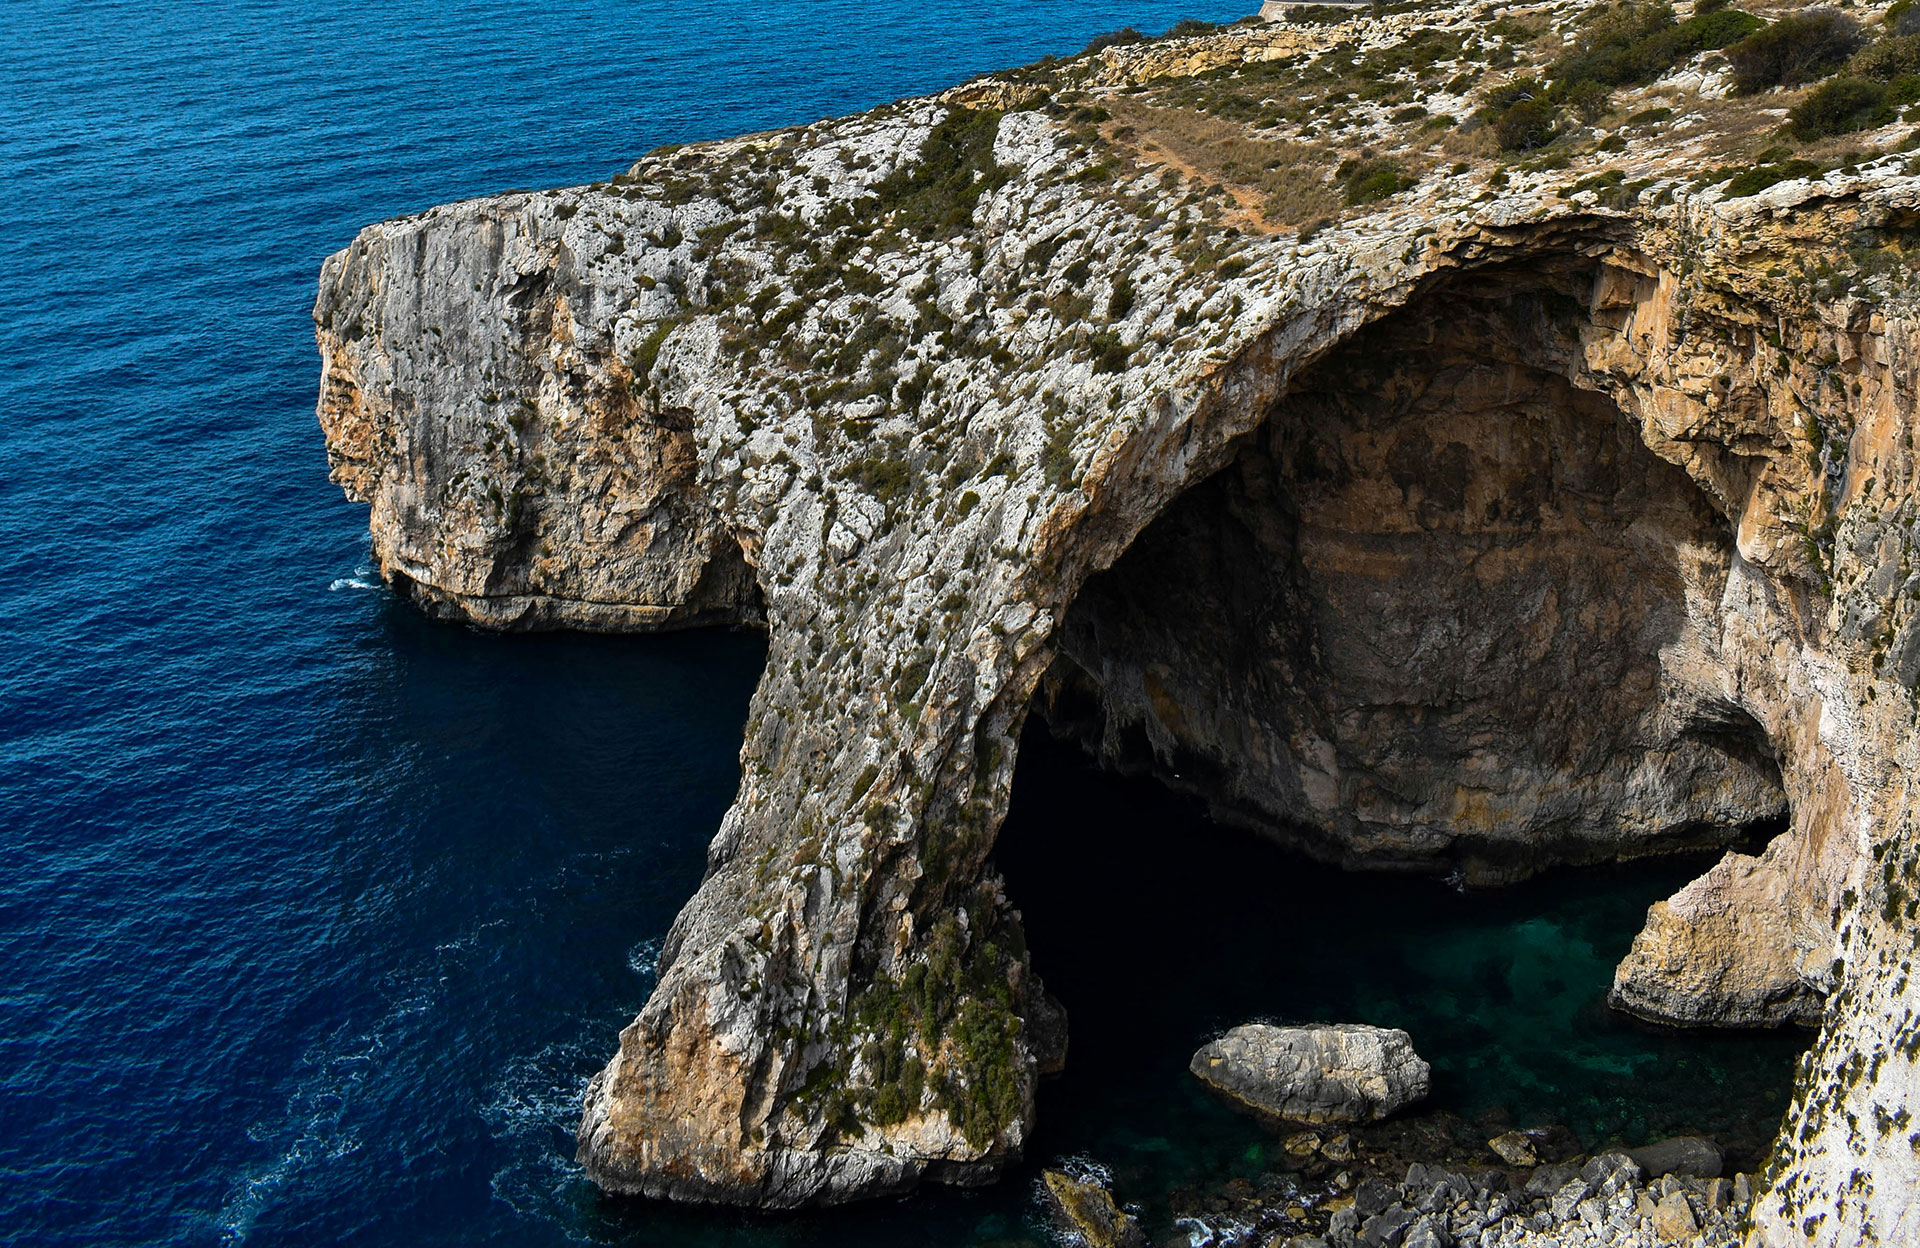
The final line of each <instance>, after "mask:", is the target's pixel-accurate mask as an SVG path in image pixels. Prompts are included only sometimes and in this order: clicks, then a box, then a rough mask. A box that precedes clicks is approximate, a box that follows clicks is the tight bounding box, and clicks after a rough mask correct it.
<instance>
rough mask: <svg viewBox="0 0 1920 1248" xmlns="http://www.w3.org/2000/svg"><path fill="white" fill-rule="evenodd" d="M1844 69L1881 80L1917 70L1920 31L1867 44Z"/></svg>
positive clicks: (1856, 75)
mask: <svg viewBox="0 0 1920 1248" xmlns="http://www.w3.org/2000/svg"><path fill="white" fill-rule="evenodd" d="M1847 73H1848V74H1849V75H1850V76H1852V77H1854V78H1874V79H1878V80H1879V81H1881V82H1891V81H1892V80H1893V79H1895V78H1899V77H1901V76H1902V75H1905V74H1913V73H1920V35H1904V36H1901V37H1898V38H1889V39H1880V40H1877V41H1875V42H1874V43H1871V44H1868V45H1867V46H1866V47H1865V48H1863V49H1861V50H1860V52H1859V53H1858V54H1857V55H1855V56H1854V58H1853V59H1852V60H1850V61H1848V62H1847Z"/></svg>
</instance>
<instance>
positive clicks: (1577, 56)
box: [1006, 0, 1920, 233]
mask: <svg viewBox="0 0 1920 1248" xmlns="http://www.w3.org/2000/svg"><path fill="white" fill-rule="evenodd" d="M1199 25H1204V24H1199ZM1199 33H1203V32H1202V31H1201V30H1200V29H1199V26H1198V25H1188V24H1182V26H1179V27H1175V28H1174V29H1173V30H1170V31H1169V32H1168V33H1167V34H1166V35H1165V36H1162V37H1161V38H1160V39H1158V40H1152V39H1148V38H1147V37H1146V36H1142V35H1140V34H1139V33H1138V32H1136V31H1132V30H1127V31H1121V32H1116V33H1115V34H1114V35H1111V36H1103V37H1102V38H1101V39H1098V40H1095V41H1094V43H1093V44H1092V45H1090V46H1089V48H1088V50H1087V51H1086V52H1085V53H1083V54H1082V55H1081V56H1080V57H1078V58H1075V59H1073V60H1070V61H1058V62H1052V61H1050V62H1042V63H1041V64H1040V65H1038V66H1034V67H1031V68H1030V69H1028V70H1026V71H1021V73H1019V74H1017V75H1007V76H1006V77H1008V78H1010V79H1015V78H1017V79H1019V80H1022V81H1025V82H1028V83H1032V84H1034V85H1036V86H1041V87H1044V88H1045V89H1047V90H1048V91H1050V92H1052V93H1054V94H1055V95H1056V96H1060V97H1065V98H1071V97H1072V96H1073V95H1074V94H1075V93H1077V92H1081V91H1090V92H1092V93H1093V94H1094V95H1095V96H1097V97H1098V98H1099V106H1098V107H1099V111H1100V113H1101V119H1100V120H1101V122H1102V124H1101V125H1100V127H1099V129H1100V137H1101V139H1102V140H1104V141H1106V142H1109V143H1111V144H1112V145H1113V147H1114V149H1115V150H1116V151H1118V152H1121V153H1124V154H1125V155H1127V156H1128V157H1130V158H1132V159H1136V160H1141V161H1145V162H1149V163H1156V164H1163V165H1165V166H1167V167H1169V168H1171V169H1174V170H1177V171H1178V172H1179V173H1180V174H1181V175H1182V176H1185V177H1189V178H1193V179H1196V180H1198V181H1200V182H1201V183H1202V184H1204V185H1210V186H1211V187H1212V188H1213V189H1214V190H1215V191H1216V192H1218V193H1219V194H1220V195H1221V196H1222V197H1223V198H1224V199H1226V200H1228V201H1230V204H1231V211H1230V217H1231V219H1232V221H1233V223H1234V224H1236V225H1239V226H1241V227H1242V228H1246V229H1252V230H1260V231H1272V230H1284V229H1294V230H1300V229H1302V228H1304V229H1305V230H1306V232H1308V233H1312V232H1313V231H1314V230H1316V229H1317V228H1319V227H1321V226H1322V225H1324V224H1328V223H1331V222H1333V221H1334V220H1336V219H1338V218H1339V217H1340V216H1342V215H1345V214H1349V213H1351V212H1353V211H1356V210H1366V209H1369V208H1370V207H1372V206H1373V205H1376V204H1380V203H1382V202H1383V201H1388V200H1391V199H1392V198H1394V197H1395V196H1398V195H1402V194H1404V193H1405V192H1408V191H1411V190H1413V189H1415V188H1417V187H1420V186H1423V185H1428V184H1431V182H1432V181H1433V180H1435V179H1445V178H1453V177H1459V176H1461V175H1463V174H1466V173H1469V172H1470V171H1473V170H1475V169H1484V168H1485V167H1486V166H1492V167H1493V176H1494V182H1493V186H1494V188H1495V189H1498V188H1499V187H1500V186H1501V185H1502V182H1503V175H1505V174H1507V173H1508V172H1509V171H1514V172H1537V171H1540V170H1548V171H1551V170H1553V169H1556V168H1562V169H1574V168H1579V167H1581V166H1587V167H1588V168H1587V169H1586V170H1585V173H1586V175H1587V177H1588V178H1591V177H1593V175H1595V174H1596V173H1603V172H1605V170H1604V168H1597V167H1598V166H1605V165H1608V164H1612V165H1615V166H1621V165H1630V164H1632V163H1634V160H1635V158H1636V156H1639V155H1642V154H1644V149H1645V148H1646V146H1647V145H1648V144H1649V143H1653V142H1658V143H1661V144H1663V145H1670V146H1671V147H1674V148H1684V149H1686V150H1688V151H1689V152H1690V154H1692V155H1695V156H1702V155H1704V156H1708V157H1710V159H1707V160H1705V161H1704V162H1703V164H1702V168H1704V169H1709V170H1712V171H1713V177H1714V181H1712V182H1708V183H1704V184H1702V185H1701V186H1700V187H1699V188H1697V189H1706V187H1709V186H1720V187H1722V188H1724V190H1723V192H1722V193H1723V194H1724V195H1728V196H1737V195H1746V194H1753V193H1756V192H1757V190H1759V189H1764V188H1765V186H1767V185H1772V184H1774V182H1777V181H1778V180H1783V179H1784V178H1787V177H1809V176H1818V175H1819V174H1821V173H1824V172H1826V171H1828V170H1832V169H1838V168H1844V167H1846V166H1849V165H1856V164H1859V163H1861V162H1862V161H1864V160H1868V159H1872V158H1873V157H1875V156H1877V155H1880V154H1883V153H1885V152H1887V151H1897V152H1906V151H1910V150H1913V149H1914V148H1915V147H1916V146H1920V142H1916V139H1915V137H1914V136H1913V135H1910V134H1886V133H1880V134H1874V135H1873V137H1872V139H1871V141H1869V142H1867V143H1855V142H1853V141H1852V138H1853V136H1856V135H1861V136H1864V135H1866V134H1867V133H1868V132H1875V131H1885V130H1886V128H1888V127H1891V126H1893V125H1896V124H1898V123H1899V122H1900V121H1901V120H1902V119H1903V118H1906V119H1907V120H1909V121H1912V122H1917V123H1920V113H1916V114H1915V115H1914V116H1911V117H1909V116H1908V112H1909V110H1910V109H1911V108H1912V106H1913V105H1915V104H1916V103H1920V10H1917V9H1916V8H1915V7H1914V5H1913V2H1912V0H1900V2H1899V3H1897V4H1894V5H1892V6H1890V7H1888V8H1885V9H1883V10H1879V11H1874V10H1872V9H1868V8H1864V7H1859V8H1851V9H1849V10H1844V11H1843V10H1841V9H1837V8H1824V7H1786V6H1781V5H1778V4H1774V3H1743V4H1741V5H1739V6H1738V7H1736V6H1735V5H1734V4H1733V3H1730V2H1729V0H1697V3H1695V4H1693V5H1691V6H1684V5H1683V6H1681V7H1680V8H1679V9H1676V8H1675V7H1674V6H1671V5H1668V4H1663V3H1657V2H1655V0H1614V2H1612V3H1598V4H1569V3H1560V4H1541V5H1513V6H1492V5H1487V6H1480V7H1477V8H1465V7H1456V6H1448V5H1437V4H1435V5H1423V4H1398V5H1391V6H1384V7H1382V6H1375V8H1374V9H1373V10H1372V11H1370V12H1363V13H1356V11H1355V10H1353V9H1351V8H1344V7H1334V6H1328V7H1323V8H1311V7H1301V8H1295V9H1291V10H1288V11H1287V14H1286V17H1285V19H1284V20H1283V21H1282V22H1279V23H1274V24H1270V25H1259V24H1255V25H1252V26H1247V25H1244V24H1243V25H1241V26H1236V27H1234V28H1231V29H1230V30H1228V31H1226V32H1225V33H1224V34H1223V35H1221V36H1220V38H1218V39H1216V40H1215V41H1214V44H1216V45H1222V46H1218V47H1215V48H1214V49H1213V50H1209V48H1208V47H1207V46H1200V45H1196V44H1195V42H1194V41H1193V40H1192V39H1191V38H1190V36H1192V35H1195V34H1199ZM1743 161H1744V163H1743ZM1358 170H1364V171H1365V172H1364V174H1362V176H1360V177H1359V178H1357V179H1356V178H1355V177H1354V173H1355V171H1358ZM1756 170H1758V171H1762V172H1760V173H1758V175H1757V176H1755V177H1745V176H1744V175H1745V174H1747V173H1748V172H1750V171H1756ZM1618 171H1619V172H1620V174H1621V176H1620V177H1618V178H1613V179H1611V180H1610V181H1607V182H1592V181H1589V183H1588V184H1587V186H1586V187H1585V188H1583V189H1585V190H1589V191H1593V192H1595V194H1594V201H1595V202H1596V203H1597V204H1598V205H1599V206H1602V207H1607V208H1614V209H1622V208H1628V207H1631V206H1632V205H1633V204H1634V203H1635V202H1637V201H1638V200H1639V198H1640V196H1641V194H1642V193H1643V192H1645V191H1647V190H1648V189H1649V188H1650V187H1652V186H1653V185H1654V182H1655V181H1657V179H1648V178H1644V177H1638V178H1637V177H1635V176H1633V172H1634V171H1632V170H1630V169H1619V170H1618ZM1775 175H1777V176H1775ZM1577 181H1579V179H1574V180H1572V182H1577ZM1572 182H1570V185H1571V184H1572ZM1576 193H1578V192H1576Z"/></svg>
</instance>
